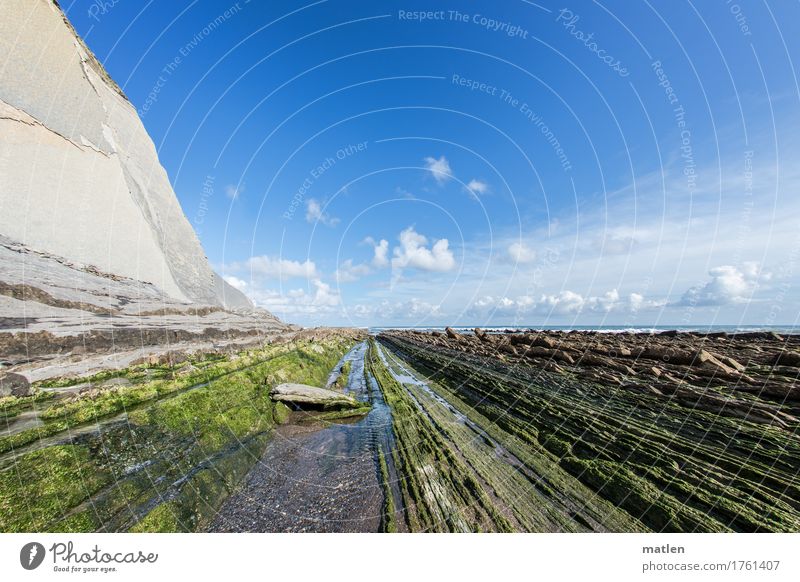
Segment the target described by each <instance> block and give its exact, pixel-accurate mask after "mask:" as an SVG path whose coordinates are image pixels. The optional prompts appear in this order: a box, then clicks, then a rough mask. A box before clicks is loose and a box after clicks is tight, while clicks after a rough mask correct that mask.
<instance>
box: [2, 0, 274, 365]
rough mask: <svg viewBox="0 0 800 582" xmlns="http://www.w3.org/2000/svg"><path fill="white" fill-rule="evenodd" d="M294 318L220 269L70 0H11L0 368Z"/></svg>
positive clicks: (172, 344) (6, 18) (243, 332)
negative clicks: (268, 306) (275, 312)
mask: <svg viewBox="0 0 800 582" xmlns="http://www.w3.org/2000/svg"><path fill="white" fill-rule="evenodd" d="M286 327H287V326H285V325H284V324H283V323H281V322H280V321H278V320H277V319H276V318H275V317H273V316H272V315H271V314H270V313H268V312H266V311H264V310H261V309H255V308H254V307H253V305H252V304H251V303H250V301H249V300H248V299H247V298H246V297H245V296H244V295H243V294H242V293H241V292H239V291H238V290H236V289H234V288H233V287H231V286H230V285H228V284H227V283H226V282H225V281H224V280H223V279H222V278H221V277H220V276H219V275H217V274H216V273H215V272H214V271H213V270H212V269H211V266H210V265H209V263H208V259H207V258H206V256H205V254H204V253H203V249H202V247H201V245H200V242H199V240H198V239H197V236H196V235H195V233H194V231H193V230H192V227H191V225H190V224H189V221H188V220H187V219H186V217H185V216H184V214H183V211H182V209H181V207H180V204H179V203H178V200H177V198H176V197H175V193H174V192H173V190H172V187H171V185H170V183H169V179H168V177H167V173H166V172H165V170H164V168H163V167H162V166H161V164H160V163H159V160H158V155H157V152H156V149H155V146H154V144H153V142H152V140H151V139H150V137H149V136H148V134H147V132H146V130H145V128H144V126H143V125H142V123H141V121H140V119H139V117H138V115H137V113H136V110H135V108H134V107H133V105H131V103H130V102H129V101H128V100H127V98H126V97H125V95H124V94H123V92H122V91H121V90H120V88H119V87H118V86H117V85H116V83H114V81H113V80H112V79H111V78H110V77H109V75H108V73H107V72H106V71H105V69H104V68H103V66H102V65H101V64H100V63H99V62H98V61H97V59H96V58H95V57H94V56H93V55H92V53H91V52H90V51H89V49H88V48H87V47H86V46H85V45H84V43H83V41H82V40H81V39H80V37H78V35H77V34H76V32H75V30H74V29H73V28H72V26H71V25H70V24H69V22H68V21H67V19H66V17H65V16H64V14H63V13H62V11H61V9H60V7H59V6H58V4H57V3H56V2H54V0H3V1H2V2H0V375H3V374H5V373H6V372H8V371H9V370H14V371H15V372H21V373H23V374H25V375H26V376H27V377H29V378H43V377H48V376H50V375H53V374H64V373H74V374H83V373H87V372H90V371H92V370H98V369H104V368H107V367H118V366H126V365H129V364H130V363H131V362H133V361H136V360H137V359H141V358H142V357H151V356H152V355H153V354H156V355H158V354H159V353H162V352H166V353H169V352H170V351H171V350H175V349H178V350H184V351H186V350H233V349H237V346H238V347H241V346H242V345H246V344H252V343H257V342H260V341H263V340H264V338H265V337H267V336H271V335H273V334H275V333H277V332H278V331H279V330H283V329H286Z"/></svg>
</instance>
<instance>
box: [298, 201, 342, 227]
mask: <svg viewBox="0 0 800 582" xmlns="http://www.w3.org/2000/svg"><path fill="white" fill-rule="evenodd" d="M306 222H310V223H315V222H321V223H322V224H324V225H326V226H336V225H337V224H339V222H340V221H339V219H338V218H334V217H332V216H331V215H330V214H328V213H327V212H324V211H323V210H322V205H321V204H320V203H319V201H317V200H315V199H314V198H309V200H308V201H307V202H306Z"/></svg>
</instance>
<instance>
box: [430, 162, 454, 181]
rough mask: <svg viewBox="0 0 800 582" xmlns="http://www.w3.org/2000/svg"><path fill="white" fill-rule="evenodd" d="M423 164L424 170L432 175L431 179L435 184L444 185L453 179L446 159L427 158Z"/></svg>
mask: <svg viewBox="0 0 800 582" xmlns="http://www.w3.org/2000/svg"><path fill="white" fill-rule="evenodd" d="M423 161H424V162H425V169H426V170H428V171H429V172H430V173H431V174H433V179H434V180H436V183H437V184H444V183H445V182H447V181H448V180H450V179H452V178H453V172H452V171H451V170H450V162H448V161H447V158H446V157H444V156H441V157H440V158H439V159H436V158H433V157H430V156H428V157H427V158H425V159H424V160H423Z"/></svg>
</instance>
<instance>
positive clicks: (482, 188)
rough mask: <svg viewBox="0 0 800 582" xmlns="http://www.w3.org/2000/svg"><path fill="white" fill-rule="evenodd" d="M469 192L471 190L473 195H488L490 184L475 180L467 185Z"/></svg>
mask: <svg viewBox="0 0 800 582" xmlns="http://www.w3.org/2000/svg"><path fill="white" fill-rule="evenodd" d="M467 190H469V191H470V192H471V193H472V194H475V195H477V194H486V193H488V192H489V184H487V183H486V182H484V181H483V180H478V179H476V178H473V179H472V180H470V181H469V183H468V184H467Z"/></svg>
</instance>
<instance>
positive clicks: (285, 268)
mask: <svg viewBox="0 0 800 582" xmlns="http://www.w3.org/2000/svg"><path fill="white" fill-rule="evenodd" d="M236 267H241V266H240V265H234V268H236ZM243 267H244V268H246V269H248V270H250V272H251V273H253V275H260V276H262V277H270V278H276V279H319V277H320V275H319V273H318V272H317V266H316V265H315V264H314V262H313V261H310V260H308V259H306V260H305V261H303V262H302V263H301V262H299V261H291V260H288V259H281V258H277V257H269V256H267V255H262V256H259V257H251V258H249V259H247V260H246V261H245V262H244V265H243Z"/></svg>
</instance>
